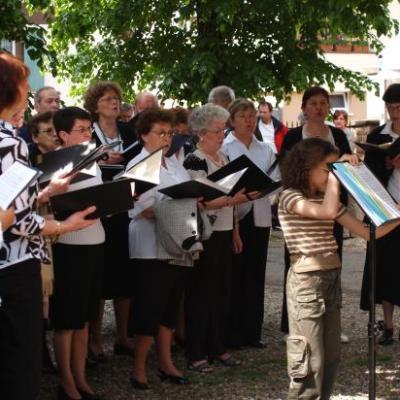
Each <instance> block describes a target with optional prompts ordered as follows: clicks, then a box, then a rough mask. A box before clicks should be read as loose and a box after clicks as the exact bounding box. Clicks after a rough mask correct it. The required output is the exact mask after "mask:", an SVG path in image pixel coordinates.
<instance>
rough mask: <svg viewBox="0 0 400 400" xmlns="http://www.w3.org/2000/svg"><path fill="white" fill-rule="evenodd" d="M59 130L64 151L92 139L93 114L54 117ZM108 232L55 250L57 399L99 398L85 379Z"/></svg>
mask: <svg viewBox="0 0 400 400" xmlns="http://www.w3.org/2000/svg"><path fill="white" fill-rule="evenodd" d="M53 123H54V128H55V130H56V133H57V136H58V138H59V140H60V142H61V146H62V147H69V146H74V145H77V144H80V143H83V142H86V141H88V140H90V139H91V137H92V127H91V118H90V114H89V113H88V112H86V111H84V110H82V109H81V108H78V107H66V108H63V109H61V110H59V111H57V112H56V113H55V114H54V117H53ZM96 167H97V174H96V176H94V177H90V178H88V179H85V180H81V181H78V182H76V183H73V184H71V185H70V189H69V191H73V190H78V189H83V188H87V187H90V186H94V185H98V184H101V183H102V179H101V174H100V169H99V167H98V166H96ZM104 241H105V232H104V229H103V226H102V223H101V221H100V220H99V219H95V220H93V223H92V225H91V226H90V227H88V228H86V229H83V230H81V231H79V232H74V233H64V234H62V235H59V237H58V239H57V242H56V243H55V244H54V245H53V257H54V292H53V296H52V297H51V298H50V320H51V322H52V326H53V328H54V351H55V355H56V361H57V366H58V369H59V371H60V381H61V382H60V386H59V389H58V399H70V398H72V399H79V398H81V397H82V398H93V399H96V398H97V397H96V396H95V395H94V393H93V389H92V388H91V386H90V385H89V383H88V381H87V379H86V373H85V364H86V354H87V345H88V325H89V322H91V321H94V320H96V318H97V316H98V306H99V301H100V295H101V284H102V274H103V266H104Z"/></svg>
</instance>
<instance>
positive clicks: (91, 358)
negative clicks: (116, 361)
mask: <svg viewBox="0 0 400 400" xmlns="http://www.w3.org/2000/svg"><path fill="white" fill-rule="evenodd" d="M107 361H108V358H107V356H106V355H105V354H104V353H103V352H101V353H99V354H96V353H94V352H93V351H92V350H91V349H90V347H89V348H88V352H87V356H86V363H87V365H88V367H94V366H96V365H97V364H104V363H106V362H107Z"/></svg>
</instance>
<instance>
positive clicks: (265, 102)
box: [258, 100, 273, 112]
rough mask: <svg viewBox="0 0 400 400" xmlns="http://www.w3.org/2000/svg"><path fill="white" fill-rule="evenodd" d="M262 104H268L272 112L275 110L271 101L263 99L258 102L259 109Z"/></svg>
mask: <svg viewBox="0 0 400 400" xmlns="http://www.w3.org/2000/svg"><path fill="white" fill-rule="evenodd" d="M262 106H267V107H268V110H269V111H270V112H272V110H273V107H272V104H271V103H270V102H269V101H266V100H261V101H260V103H259V104H258V109H260V107H262Z"/></svg>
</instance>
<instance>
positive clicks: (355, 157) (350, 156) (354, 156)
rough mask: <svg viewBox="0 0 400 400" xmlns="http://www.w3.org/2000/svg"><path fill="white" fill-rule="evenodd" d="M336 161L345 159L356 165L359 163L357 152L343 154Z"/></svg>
mask: <svg viewBox="0 0 400 400" xmlns="http://www.w3.org/2000/svg"><path fill="white" fill-rule="evenodd" d="M338 161H342V162H343V161H347V162H349V163H350V164H351V165H358V164H360V159H359V158H358V155H357V154H343V155H342V156H341V157H340V158H339V160H338Z"/></svg>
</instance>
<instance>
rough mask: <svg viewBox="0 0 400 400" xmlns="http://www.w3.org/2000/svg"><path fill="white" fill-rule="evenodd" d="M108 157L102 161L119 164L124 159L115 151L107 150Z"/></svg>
mask: <svg viewBox="0 0 400 400" xmlns="http://www.w3.org/2000/svg"><path fill="white" fill-rule="evenodd" d="M107 155H108V158H107V160H105V161H104V163H106V164H120V163H122V162H123V161H124V157H123V156H122V154H121V153H119V152H117V151H109V152H108V153H107Z"/></svg>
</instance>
